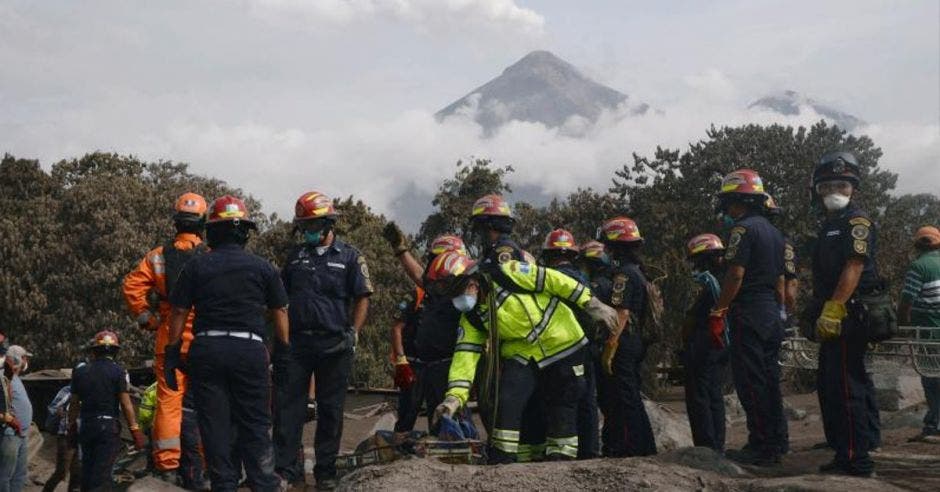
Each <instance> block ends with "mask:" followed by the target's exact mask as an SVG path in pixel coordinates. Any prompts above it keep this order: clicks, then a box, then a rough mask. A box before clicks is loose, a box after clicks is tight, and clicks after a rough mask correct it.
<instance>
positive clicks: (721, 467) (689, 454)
mask: <svg viewBox="0 0 940 492" xmlns="http://www.w3.org/2000/svg"><path fill="white" fill-rule="evenodd" d="M657 459H659V460H661V461H664V462H666V463H675V464H677V465H683V466H687V467H689V468H695V469H696V470H704V471H709V472H714V473H717V474H719V475H723V476H726V477H734V478H741V477H749V476H750V473H748V472H746V471H745V470H744V469H743V468H741V467H740V466H738V465H737V464H736V463H734V462H733V461H730V460H729V459H727V458H725V457H724V456H722V455H721V454H719V453H717V452H715V450H714V449H711V448H703V447H694V448H683V449H677V450H675V451H670V452H668V453H661V454H660V455H658V456H657Z"/></svg>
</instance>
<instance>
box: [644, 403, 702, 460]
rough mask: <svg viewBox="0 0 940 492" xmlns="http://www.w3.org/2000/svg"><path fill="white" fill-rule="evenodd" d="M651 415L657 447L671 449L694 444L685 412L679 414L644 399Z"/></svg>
mask: <svg viewBox="0 0 940 492" xmlns="http://www.w3.org/2000/svg"><path fill="white" fill-rule="evenodd" d="M643 404H644V405H646V413H647V414H648V415H649V417H650V425H651V426H652V428H653V435H654V436H655V437H656V449H658V450H659V451H670V450H673V449H679V448H688V447H691V446H692V430H691V428H690V427H689V419H688V418H686V416H685V414H678V413H675V412H673V411H672V410H669V409H668V408H666V407H664V406H662V405H659V404H658V403H655V402H653V401H650V400H643Z"/></svg>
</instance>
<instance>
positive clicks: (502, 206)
mask: <svg viewBox="0 0 940 492" xmlns="http://www.w3.org/2000/svg"><path fill="white" fill-rule="evenodd" d="M515 225H516V219H515V218H513V216H512V208H510V207H509V204H508V203H506V200H504V199H503V197H502V196H500V195H486V196H483V197H480V198H479V199H478V200H477V201H476V202H474V204H473V210H472V211H471V212H470V237H471V240H470V241H469V243H470V245H471V248H474V249H478V252H479V258H480V261H482V262H483V265H488V264H491V263H492V264H499V263H505V262H507V261H509V260H517V261H525V262H531V263H535V261H534V258H532V257H531V255H528V253H526V252H525V251H524V250H523V249H522V248H521V247H519V244H517V243H516V241H514V240H513V239H512V237H511V234H512V230H513V227H515ZM473 255H474V256H477V253H476V252H474V253H473Z"/></svg>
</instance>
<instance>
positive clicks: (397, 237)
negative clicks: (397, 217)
mask: <svg viewBox="0 0 940 492" xmlns="http://www.w3.org/2000/svg"><path fill="white" fill-rule="evenodd" d="M382 237H384V238H385V240H386V241H388V244H389V246H391V247H392V249H394V250H395V254H396V255H397V254H401V253H404V252H405V251H408V241H407V240H406V239H405V234H404V233H402V232H401V229H400V228H399V227H398V224H396V223H395V222H394V221H392V222H389V223H388V224H385V228H384V229H382Z"/></svg>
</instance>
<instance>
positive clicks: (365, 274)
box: [356, 255, 374, 291]
mask: <svg viewBox="0 0 940 492" xmlns="http://www.w3.org/2000/svg"><path fill="white" fill-rule="evenodd" d="M356 263H358V264H359V272H360V273H362V278H363V279H365V281H366V288H367V289H368V290H370V291H372V290H374V289H373V288H372V277H371V276H370V275H369V265H367V264H366V258H365V257H364V256H362V255H359V256H357V257H356Z"/></svg>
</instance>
